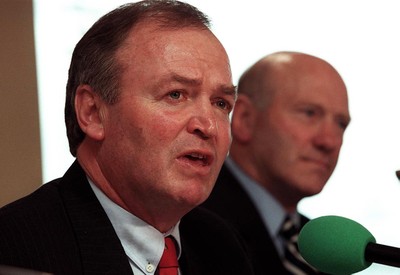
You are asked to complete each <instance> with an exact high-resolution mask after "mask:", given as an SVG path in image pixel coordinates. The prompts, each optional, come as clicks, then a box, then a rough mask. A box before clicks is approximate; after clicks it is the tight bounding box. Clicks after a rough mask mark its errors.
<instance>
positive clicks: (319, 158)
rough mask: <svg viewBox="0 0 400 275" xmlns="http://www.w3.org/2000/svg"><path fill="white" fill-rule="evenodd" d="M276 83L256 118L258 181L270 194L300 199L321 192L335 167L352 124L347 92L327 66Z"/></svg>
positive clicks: (300, 72)
mask: <svg viewBox="0 0 400 275" xmlns="http://www.w3.org/2000/svg"><path fill="white" fill-rule="evenodd" d="M277 81H279V83H280V84H279V85H276V93H274V96H273V97H272V100H271V104H270V105H269V106H268V107H266V109H265V110H264V111H262V112H260V113H259V115H258V119H257V125H256V127H255V128H256V130H255V131H256V133H255V134H254V136H255V137H254V138H255V139H256V141H255V142H254V144H255V147H254V148H253V150H255V151H258V152H262V153H261V154H260V153H257V155H258V157H257V160H256V163H257V164H256V165H257V166H258V171H261V172H260V175H261V177H262V179H261V180H260V181H261V182H265V183H266V184H267V185H268V187H267V188H268V189H269V190H270V191H271V192H272V193H275V194H285V195H284V196H288V197H291V196H293V197H294V199H295V200H299V199H301V198H303V197H306V196H310V195H314V194H317V193H319V192H320V191H321V190H322V188H323V187H324V185H325V183H326V182H327V180H328V179H329V177H330V176H331V174H332V172H333V170H334V168H335V166H336V163H337V160H338V156H339V151H340V148H341V145H342V141H343V134H344V131H345V129H346V126H347V125H348V123H349V121H350V117H349V111H348V101H347V92H346V88H345V85H344V83H343V81H342V80H341V78H340V77H339V76H338V75H337V74H336V72H334V71H333V70H331V69H329V68H327V67H326V66H322V67H321V68H319V67H316V69H314V70H302V69H299V70H297V71H294V72H293V73H289V74H285V76H283V77H282V78H281V79H279V76H278V77H277ZM293 197H292V198H291V200H292V199H293Z"/></svg>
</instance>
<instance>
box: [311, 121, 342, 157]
mask: <svg viewBox="0 0 400 275" xmlns="http://www.w3.org/2000/svg"><path fill="white" fill-rule="evenodd" d="M343 134H344V131H343V129H341V128H340V127H339V126H338V125H337V124H335V123H333V122H332V123H331V122H324V123H322V124H321V125H320V127H319V129H318V132H317V134H316V135H315V138H314V144H315V146H316V147H317V148H318V149H319V150H321V151H324V152H327V153H330V152H334V151H339V150H340V147H341V146H342V142H343Z"/></svg>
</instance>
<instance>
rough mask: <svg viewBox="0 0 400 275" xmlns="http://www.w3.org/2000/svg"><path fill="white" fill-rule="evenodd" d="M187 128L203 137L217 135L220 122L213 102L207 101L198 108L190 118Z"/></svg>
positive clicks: (208, 137)
mask: <svg viewBox="0 0 400 275" xmlns="http://www.w3.org/2000/svg"><path fill="white" fill-rule="evenodd" d="M207 105H208V106H207ZM187 128H188V132H189V133H192V134H195V135H197V136H199V137H201V138H202V139H210V138H213V137H215V136H216V135H217V130H218V124H217V119H216V116H215V113H214V110H213V107H212V105H211V103H208V104H207V103H205V104H202V106H200V107H197V108H196V110H195V111H194V112H193V114H192V115H191V117H190V119H189V122H188V126H187Z"/></svg>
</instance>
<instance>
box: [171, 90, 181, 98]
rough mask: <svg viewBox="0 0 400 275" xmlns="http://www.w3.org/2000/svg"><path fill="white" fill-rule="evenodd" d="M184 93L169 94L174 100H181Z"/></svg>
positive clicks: (173, 92) (174, 92)
mask: <svg viewBox="0 0 400 275" xmlns="http://www.w3.org/2000/svg"><path fill="white" fill-rule="evenodd" d="M181 95H182V93H181V92H179V91H172V92H170V93H169V97H170V98H172V99H179V98H180V97H181Z"/></svg>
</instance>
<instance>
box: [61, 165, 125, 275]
mask: <svg viewBox="0 0 400 275" xmlns="http://www.w3.org/2000/svg"><path fill="white" fill-rule="evenodd" d="M60 193H61V195H62V197H63V202H64V204H65V209H66V212H67V215H68V216H69V218H70V220H71V225H72V227H73V231H74V232H75V237H76V239H77V243H78V244H79V246H80V247H79V251H80V257H81V259H82V268H83V273H85V274H99V273H101V274H133V273H132V270H131V268H130V265H129V261H128V258H127V256H126V254H125V252H124V249H123V247H122V245H121V242H120V240H119V239H118V236H117V235H116V233H115V231H114V228H113V226H112V224H111V222H110V221H109V219H108V217H107V215H106V213H105V212H104V210H103V208H102V207H101V205H100V203H99V201H98V200H97V198H96V196H95V195H94V193H93V191H92V189H91V188H90V185H89V183H88V181H87V179H86V175H85V173H84V171H83V170H82V168H81V167H80V165H79V164H78V162H77V161H75V163H74V164H73V165H72V166H71V168H70V169H69V170H68V171H67V172H66V174H65V175H64V177H63V178H62V180H61V182H60Z"/></svg>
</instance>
